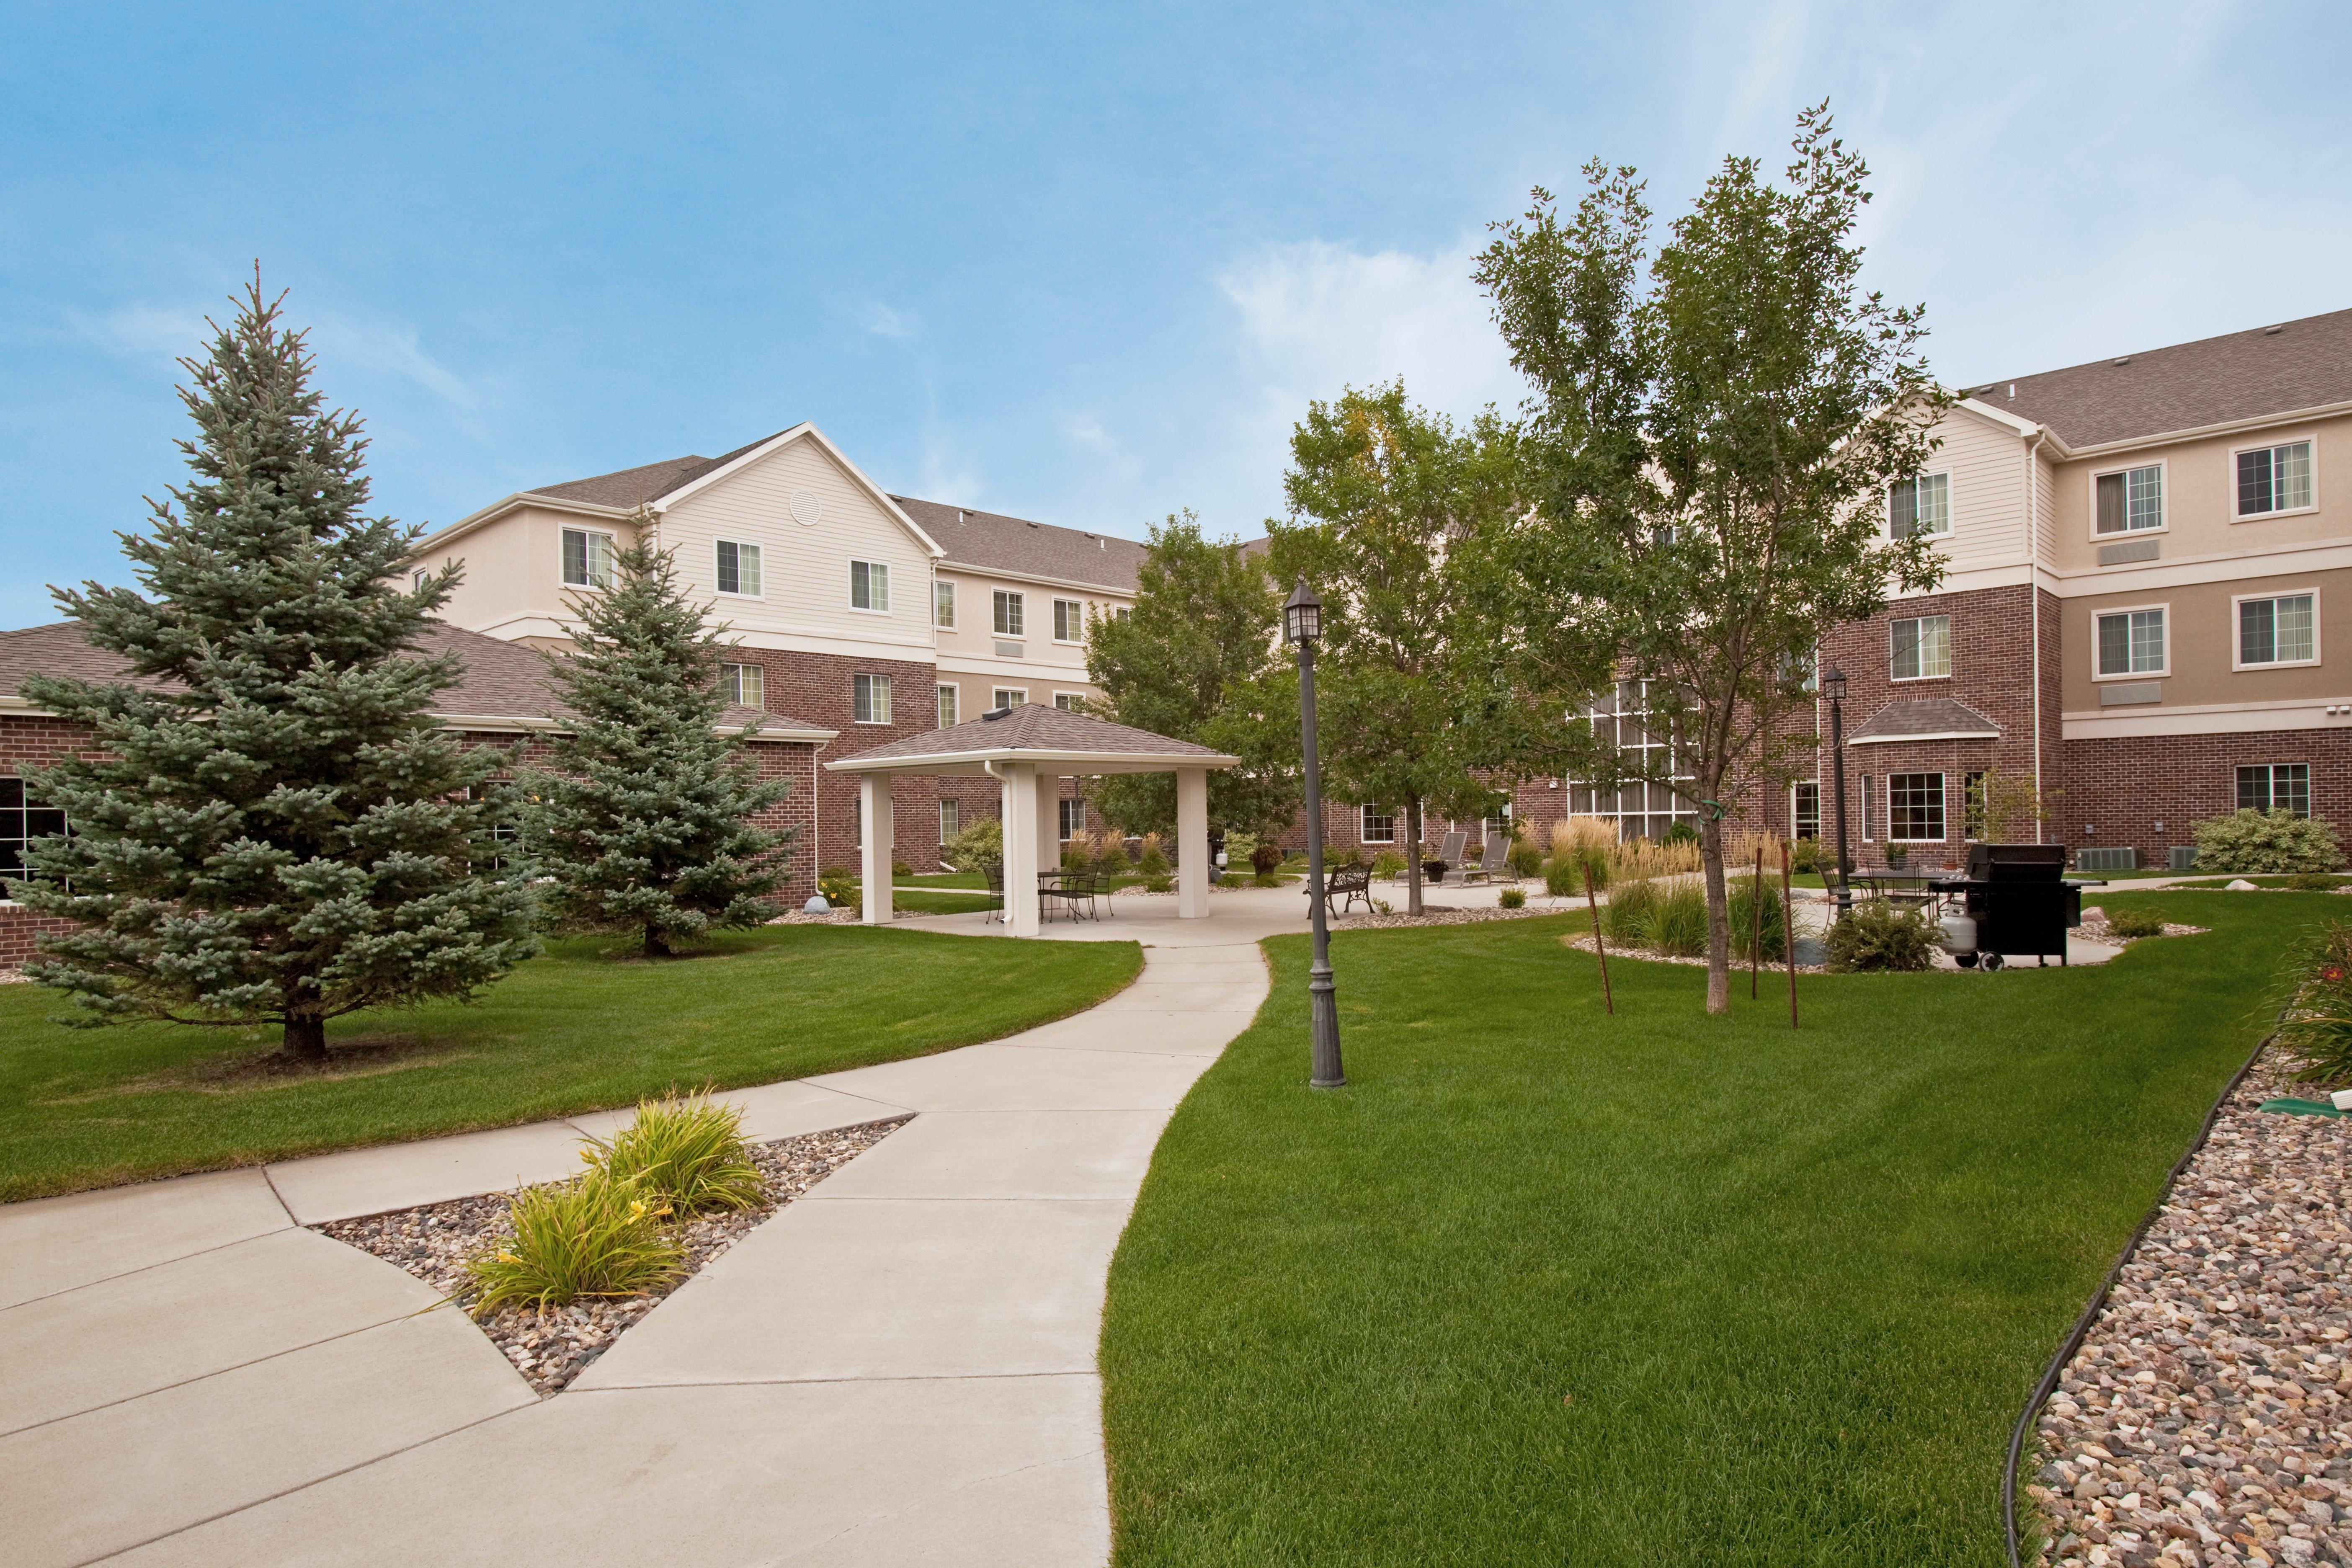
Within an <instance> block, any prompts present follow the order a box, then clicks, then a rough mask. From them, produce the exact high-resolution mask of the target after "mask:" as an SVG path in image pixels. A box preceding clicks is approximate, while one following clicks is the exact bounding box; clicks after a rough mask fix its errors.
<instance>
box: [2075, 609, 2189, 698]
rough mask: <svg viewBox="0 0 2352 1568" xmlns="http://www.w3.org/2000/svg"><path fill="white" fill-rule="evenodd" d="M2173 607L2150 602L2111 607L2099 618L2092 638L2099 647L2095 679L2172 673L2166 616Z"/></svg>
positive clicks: (2128, 677) (2121, 678) (2120, 678)
mask: <svg viewBox="0 0 2352 1568" xmlns="http://www.w3.org/2000/svg"><path fill="white" fill-rule="evenodd" d="M2168 607H2169V606H2168V605H2146V606H2143V607H2142V608H2139V609H2135V610H2110V611H2108V612H2107V613H2106V614H2105V615H2102V616H2096V617H2095V620H2094V631H2093V636H2092V639H2091V640H2092V641H2093V643H2094V644H2095V645H2096V647H2097V648H2098V655H2097V657H2098V665H2097V668H2096V669H2095V673H2094V674H2093V676H2092V679H2095V680H2128V679H2131V678H2132V677H2134V676H2148V675H2169V674H2170V673H2171V672H2172V669H2171V666H2170V664H2169V663H2168V653H2167V649H2166V646H2165V635H2164V616H2165V611H2166V610H2167V609H2168Z"/></svg>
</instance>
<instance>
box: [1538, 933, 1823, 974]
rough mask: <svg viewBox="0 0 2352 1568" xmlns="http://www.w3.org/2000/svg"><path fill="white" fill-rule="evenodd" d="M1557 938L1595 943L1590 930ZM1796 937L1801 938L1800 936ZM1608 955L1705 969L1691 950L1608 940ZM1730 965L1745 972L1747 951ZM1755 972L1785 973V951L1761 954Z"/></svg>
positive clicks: (1581, 945) (1805, 968) (1577, 945)
mask: <svg viewBox="0 0 2352 1568" xmlns="http://www.w3.org/2000/svg"><path fill="white" fill-rule="evenodd" d="M1559 940H1560V941H1562V942H1566V943H1568V945H1569V946H1570V947H1572V948H1574V949H1576V950H1577V951H1578V952H1592V951H1594V946H1595V944H1594V942H1593V940H1592V933H1591V931H1586V932H1584V933H1583V934H1582V935H1575V934H1570V935H1568V936H1564V937H1562V938H1560V939H1559ZM1798 940H1799V941H1800V942H1801V941H1803V940H1804V939H1803V938H1801V937H1800V938H1799V939H1798ZM1609 956H1610V957H1612V958H1638V959H1640V960H1641V961H1642V962H1643V963H1693V964H1696V965H1697V966H1698V967H1699V968H1701V969H1705V968H1706V954H1705V953H1694V954H1690V955H1687V956H1686V955H1685V954H1682V953H1678V952H1652V951H1651V950H1650V949H1648V948H1646V947H1623V946H1620V945H1619V944H1618V943H1616V942H1611V943H1610V944H1609ZM1731 967H1732V969H1733V971H1734V972H1735V973H1740V974H1745V973H1748V955H1747V954H1746V953H1744V952H1742V953H1737V954H1734V955H1733V958H1732V963H1731ZM1829 972H1830V967H1829V965H1828V964H1826V963H1801V964H1799V965H1797V973H1800V974H1827V973H1829ZM1757 973H1759V974H1779V975H1782V976H1784V977H1785V976H1786V975H1787V974H1788V973H1789V964H1788V961H1787V958H1786V955H1785V954H1782V955H1779V956H1776V955H1774V954H1772V953H1769V952H1768V953H1766V954H1765V955H1764V963H1763V964H1762V965H1761V966H1760V967H1759V969H1758V971H1757Z"/></svg>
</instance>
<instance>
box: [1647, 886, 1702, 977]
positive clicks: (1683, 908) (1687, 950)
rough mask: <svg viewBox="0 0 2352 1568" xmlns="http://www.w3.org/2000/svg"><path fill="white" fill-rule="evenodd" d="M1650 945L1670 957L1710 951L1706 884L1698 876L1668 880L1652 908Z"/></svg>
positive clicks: (1695, 954) (1691, 956) (1690, 956)
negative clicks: (1708, 946)
mask: <svg viewBox="0 0 2352 1568" xmlns="http://www.w3.org/2000/svg"><path fill="white" fill-rule="evenodd" d="M1650 945H1651V946H1652V947H1653V948H1654V949H1656V950H1657V951H1658V952H1662V953H1664V954H1665V955H1666V956H1668V957H1669V958H1696V957H1697V956H1698V955H1699V954H1700V953H1702V952H1706V886H1705V885H1704V884H1703V883H1701V882H1700V881H1699V879H1697V878H1696V877H1680V878H1676V879H1675V880H1674V881H1671V882H1669V883H1667V884H1666V886H1665V890H1664V892H1662V893H1661V894H1659V896H1658V901H1657V904H1656V906H1655V907H1654V909H1652V910H1651V911H1650Z"/></svg>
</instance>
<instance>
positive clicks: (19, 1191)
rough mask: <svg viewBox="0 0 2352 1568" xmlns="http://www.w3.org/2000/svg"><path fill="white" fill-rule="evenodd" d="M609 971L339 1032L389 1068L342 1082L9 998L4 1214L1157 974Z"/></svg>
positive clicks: (794, 935)
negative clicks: (7, 1203)
mask: <svg viewBox="0 0 2352 1568" xmlns="http://www.w3.org/2000/svg"><path fill="white" fill-rule="evenodd" d="M606 947H607V944H604V943H601V942H560V943H555V944H552V945H551V951H550V952H549V954H548V955H547V956H545V957H543V958H538V959H534V960H532V961H531V962H530V963H526V964H524V965H523V966H522V967H521V968H520V970H518V971H517V972H516V973H514V974H513V975H511V976H509V978H508V979H506V980H504V981H502V982H500V983H499V984H497V985H494V986H492V987H491V988H490V989H489V990H488V992H486V993H484V994H483V997H482V1000H481V1001H480V1002H479V1003H478V1004H476V1005H472V1006H459V1005H454V1004H435V1005H427V1006H423V1007H418V1008H415V1009H413V1010H409V1011H404V1012H398V1013H381V1014H362V1015H358V1016H353V1017H350V1018H345V1019H342V1020H341V1021H340V1022H338V1023H337V1024H336V1025H335V1026H332V1028H331V1030H330V1033H329V1042H330V1044H331V1045H334V1046H338V1047H340V1046H345V1045H350V1044H352V1042H355V1041H365V1040H376V1041H383V1042H387V1044H388V1048H386V1049H383V1050H382V1051H379V1052H374V1053H372V1054H374V1055H377V1056H380V1057H381V1058H382V1059H381V1060H380V1061H376V1062H374V1063H373V1064H367V1065H355V1066H351V1067H348V1068H339V1069H338V1070H337V1073H336V1075H334V1076H326V1077H320V1076H307V1075H306V1076H300V1077H285V1078H273V1077H256V1076H252V1075H250V1074H249V1073H240V1072H238V1071H237V1070H236V1069H237V1068H238V1066H239V1064H240V1063H243V1062H249V1061H250V1060H251V1059H253V1058H258V1057H263V1056H267V1055H268V1054H270V1053H272V1052H274V1051H275V1049H276V1047H277V1032H276V1031H275V1030H253V1031H247V1030H242V1029H239V1030H226V1029H197V1028H183V1027H175V1026H169V1025H143V1026H137V1027H132V1028H119V1029H94V1030H86V1029H67V1028H63V1027H60V1026H58V1025H57V1024H54V1023H51V1022H49V1021H48V1020H49V1019H51V1018H53V1017H55V1016H58V1015H59V1014H62V1013H64V1012H65V1011H66V1004H65V1001H64V999H63V998H62V997H60V996H59V995H58V994H56V993H54V992H50V991H47V990H44V989H42V988H41V987H38V986H34V985H10V986H6V987H5V988H0V1199H15V1198H25V1197H35V1196H38V1195H41V1194H48V1193H61V1192H70V1191H73V1190H75V1189H77V1188H81V1187H91V1186H101V1185H105V1184H110V1183H115V1182H127V1181H135V1180H139V1179H141V1178H142V1177H148V1176H161V1175H169V1174H173V1173H178V1172H183V1171H202V1170H212V1169H215V1168H217V1167H221V1166H226V1165H244V1164H253V1163H258V1162H260V1161H264V1160H274V1159H282V1158H285V1157H286V1156H289V1155H292V1154H303V1153H311V1152H318V1151H320V1150H325V1149H338V1148H348V1147H351V1146H353V1145H356V1144H362V1143H380V1142H392V1141H394V1140H398V1139H404V1138H419V1137H425V1136H427V1135H429V1134H433V1133H440V1132H457V1131H467V1130H468V1129H472V1128H479V1127H500V1126H506V1125H509V1124H511V1123H515V1122H521V1121H538V1120H540V1119H541V1118H545V1117H551V1116H566V1115H572V1114H575V1113H578V1112H580V1111H585V1110H597V1109H601V1108H604V1107H608V1106H616V1105H627V1104H630V1103H633V1102H634V1101H635V1100H637V1099H638V1098H639V1097H641V1096H644V1095H648V1094H656V1093H659V1092H661V1091H663V1090H665V1089H669V1088H671V1087H672V1086H676V1087H678V1088H680V1089H696V1088H700V1087H703V1086H706V1085H709V1086H712V1087H716V1088H719V1089H732V1088H739V1087H741V1086H743V1085H746V1084H757V1083H772V1082H774V1081H776V1080H778V1079H791V1078H802V1077H805V1076H807V1075H809V1074H811V1073H821V1072H834V1071H838V1070H840V1069H842V1068H853V1067H863V1066H866V1065H867V1064H869V1063H873V1062H883V1061H894V1060H897V1059H898V1058H903V1057H917V1056H923V1055H927V1054H928V1053H929V1052H932V1051H939V1050H945V1049H947V1048H948V1047H952V1046H963V1045H971V1044H972V1043H974V1042H976V1041H980V1040H991V1039H995V1038H997V1037H1000V1036H1003V1035H1007V1034H1011V1033H1013V1032H1014V1031H1016V1030H1019V1029H1024V1028H1028V1027H1030V1026H1033V1025H1036V1024H1042V1023H1045V1022H1046V1021H1048V1020H1050V1019H1054V1018H1058V1017H1062V1016H1065V1015H1066V1014H1070V1013H1075V1012H1076V1011H1078V1010H1080V1009H1081V1008H1085V1007H1089V1006H1092V1005H1094V1004H1095V1003H1097V1002H1098V1001H1100V1000H1102V999H1103V998H1104V997H1106V996H1108V995H1109V994H1112V993H1113V992H1116V991H1118V989H1120V988H1121V987H1122V986H1124V985H1126V984H1128V982H1129V981H1130V980H1132V979H1133V978H1134V977H1135V975H1136V973H1137V972H1138V971H1139V969H1140V968H1141V967H1142V962H1143V958H1142V952H1141V950H1140V949H1139V948H1138V947H1137V946H1136V945H1135V944H1134V943H1132V942H1002V941H996V940H992V939H990V938H986V937H965V936H950V935H945V934H941V933H936V932H923V931H893V930H887V929H883V930H873V931H868V930H865V929H863V928H860V927H856V926H825V925H803V926H767V927H762V928H761V929H760V930H758V931H744V932H729V933H727V934H725V935H723V936H721V937H719V938H717V939H715V940H713V941H712V942H711V943H710V944H709V950H710V952H709V956H704V957H693V958H681V959H676V960H672V961H670V962H667V963H645V962H643V961H641V960H637V959H634V958H629V957H623V956H610V955H608V954H607V951H606ZM623 951H625V950H623ZM368 1054H371V1053H364V1052H360V1053H354V1055H355V1057H359V1058H361V1059H362V1061H364V1057H365V1056H366V1055H368Z"/></svg>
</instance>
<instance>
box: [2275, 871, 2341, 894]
mask: <svg viewBox="0 0 2352 1568" xmlns="http://www.w3.org/2000/svg"><path fill="white" fill-rule="evenodd" d="M2343 885H2344V879H2343V878H2341V877H2330V876H2327V875H2326V874H2325V873H2323V872H2319V871H2298V872H2296V873H2295V874H2294V876H2292V877H2289V878H2288V879H2286V890H2287V891H2288V892H2290V893H2332V892H2334V891H2335V890H2336V889H2338V888H2340V887H2342V886H2343Z"/></svg>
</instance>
